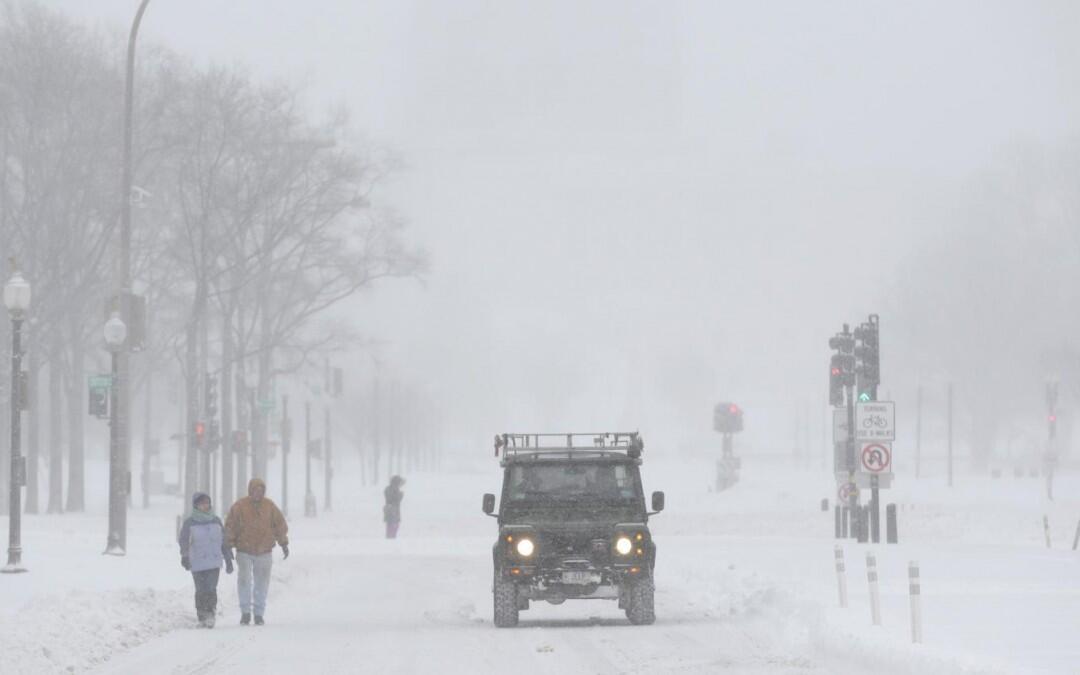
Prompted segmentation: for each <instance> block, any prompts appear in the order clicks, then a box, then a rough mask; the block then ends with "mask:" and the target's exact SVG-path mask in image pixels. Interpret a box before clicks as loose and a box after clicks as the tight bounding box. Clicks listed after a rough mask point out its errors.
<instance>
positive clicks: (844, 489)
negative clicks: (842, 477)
mask: <svg viewBox="0 0 1080 675" xmlns="http://www.w3.org/2000/svg"><path fill="white" fill-rule="evenodd" d="M836 496H837V497H839V498H840V503H841V504H847V503H848V501H850V500H851V499H852V498H858V496H859V486H858V485H856V484H855V483H841V484H840V487H839V489H837V491H836Z"/></svg>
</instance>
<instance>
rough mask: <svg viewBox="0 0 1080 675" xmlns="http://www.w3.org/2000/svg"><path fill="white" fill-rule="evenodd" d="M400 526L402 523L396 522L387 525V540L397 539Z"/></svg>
mask: <svg viewBox="0 0 1080 675" xmlns="http://www.w3.org/2000/svg"><path fill="white" fill-rule="evenodd" d="M400 524H401V521H394V522H392V523H387V524H386V538H387V539H396V538H397V529H398V525H400Z"/></svg>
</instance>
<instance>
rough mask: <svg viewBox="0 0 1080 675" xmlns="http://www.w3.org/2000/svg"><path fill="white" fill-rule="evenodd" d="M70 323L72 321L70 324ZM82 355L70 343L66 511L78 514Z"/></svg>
mask: <svg viewBox="0 0 1080 675" xmlns="http://www.w3.org/2000/svg"><path fill="white" fill-rule="evenodd" d="M73 323H74V322H73ZM81 333H82V331H81V330H78V328H77V327H75V326H72V332H71V335H72V336H76V335H80V334H81ZM85 359H86V352H84V351H83V345H82V341H81V340H73V341H72V343H71V376H70V377H69V378H68V383H67V384H68V392H67V403H68V494H67V510H68V511H82V510H84V509H85V508H86V497H85V495H86V491H85V475H86V464H85V443H84V439H83V415H85V414H86V410H85V409H84V408H83V383H84V382H85V373H84V372H83V368H84V363H85Z"/></svg>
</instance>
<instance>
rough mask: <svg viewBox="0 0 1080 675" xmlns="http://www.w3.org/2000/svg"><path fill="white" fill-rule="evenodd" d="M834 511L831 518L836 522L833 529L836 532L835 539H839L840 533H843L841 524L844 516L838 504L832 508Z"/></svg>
mask: <svg viewBox="0 0 1080 675" xmlns="http://www.w3.org/2000/svg"><path fill="white" fill-rule="evenodd" d="M834 509H835V513H834V515H833V518H834V519H835V520H836V523H835V528H834V529H835V530H836V538H837V539H839V538H840V537H842V536H843V535H842V532H843V526H842V522H843V517H844V514H843V510H842V507H841V506H840V505H839V504H837V505H836V506H835V507H834Z"/></svg>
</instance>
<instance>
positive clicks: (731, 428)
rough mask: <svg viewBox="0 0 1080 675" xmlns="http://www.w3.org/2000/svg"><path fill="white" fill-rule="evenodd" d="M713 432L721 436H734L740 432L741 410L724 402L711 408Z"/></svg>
mask: <svg viewBox="0 0 1080 675" xmlns="http://www.w3.org/2000/svg"><path fill="white" fill-rule="evenodd" d="M713 430H714V431H718V432H720V433H722V434H735V433H738V432H740V431H742V430H743V411H742V408H740V407H739V406H737V405H735V404H734V403H728V402H726V401H725V402H724V403H717V404H716V407H715V408H713Z"/></svg>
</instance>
